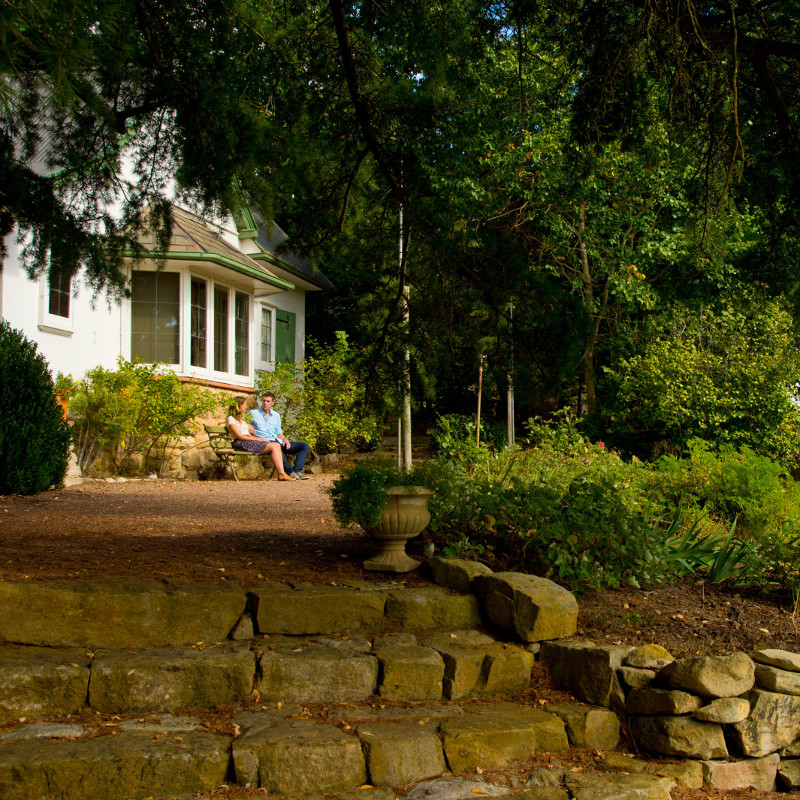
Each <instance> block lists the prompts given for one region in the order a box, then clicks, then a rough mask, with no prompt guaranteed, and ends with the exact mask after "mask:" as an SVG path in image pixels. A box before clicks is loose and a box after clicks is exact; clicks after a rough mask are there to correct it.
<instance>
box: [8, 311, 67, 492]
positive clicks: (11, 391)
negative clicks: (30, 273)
mask: <svg viewBox="0 0 800 800" xmlns="http://www.w3.org/2000/svg"><path fill="white" fill-rule="evenodd" d="M0 376H2V378H1V379H0V494H35V493H36V492H42V491H44V490H45V489H47V488H48V487H50V486H53V485H55V486H59V485H60V484H61V482H62V481H63V479H64V475H65V474H66V471H67V459H68V458H69V445H70V432H69V428H68V426H67V424H66V421H65V420H64V418H63V416H62V414H61V408H60V407H59V406H58V405H57V404H56V399H55V394H54V390H53V379H52V376H51V374H50V370H49V368H48V366H47V362H46V361H45V359H44V357H43V356H42V355H40V354H39V353H37V352H36V345H35V344H34V343H33V342H31V341H29V340H28V339H26V338H25V336H24V335H23V334H22V333H21V332H20V331H18V330H15V329H14V328H12V327H11V326H10V325H9V324H8V323H7V322H6V321H5V320H0Z"/></svg>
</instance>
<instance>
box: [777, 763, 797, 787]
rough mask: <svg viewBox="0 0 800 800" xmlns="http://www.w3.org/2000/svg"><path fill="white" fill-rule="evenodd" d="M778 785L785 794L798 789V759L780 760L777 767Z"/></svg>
mask: <svg viewBox="0 0 800 800" xmlns="http://www.w3.org/2000/svg"><path fill="white" fill-rule="evenodd" d="M778 783H779V784H780V787H781V789H783V790H784V791H785V792H793V791H796V790H797V789H800V760H799V759H795V758H792V759H786V758H784V759H781V763H780V764H779V765H778Z"/></svg>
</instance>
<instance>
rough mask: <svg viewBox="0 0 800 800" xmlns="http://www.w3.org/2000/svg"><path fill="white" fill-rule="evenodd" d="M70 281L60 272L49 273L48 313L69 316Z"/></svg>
mask: <svg viewBox="0 0 800 800" xmlns="http://www.w3.org/2000/svg"><path fill="white" fill-rule="evenodd" d="M70 283H71V281H70V279H69V278H67V277H66V276H65V275H64V274H63V273H61V272H56V273H54V274H51V275H50V302H49V305H48V313H50V314H53V316H56V317H65V318H67V319H68V318H69V300H70Z"/></svg>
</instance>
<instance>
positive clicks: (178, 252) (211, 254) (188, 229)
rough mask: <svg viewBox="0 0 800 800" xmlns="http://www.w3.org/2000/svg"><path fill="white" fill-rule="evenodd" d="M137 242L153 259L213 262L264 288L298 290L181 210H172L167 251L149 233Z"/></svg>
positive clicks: (146, 232)
mask: <svg viewBox="0 0 800 800" xmlns="http://www.w3.org/2000/svg"><path fill="white" fill-rule="evenodd" d="M137 241H138V243H139V244H140V245H141V246H142V247H143V248H144V250H145V255H146V256H149V257H150V258H164V259H167V260H184V261H185V260H195V261H204V262H211V263H213V264H217V265H219V266H223V267H227V268H228V269H232V270H233V271H235V272H239V273H240V274H242V275H246V276H247V277H249V278H252V279H254V280H255V281H257V282H259V283H262V284H268V285H269V286H273V287H278V288H280V289H284V290H290V289H294V288H295V287H294V284H293V283H291V282H290V281H287V280H284V279H283V278H280V277H278V276H277V275H276V274H275V273H274V272H272V271H271V270H270V269H268V268H267V267H266V266H265V265H264V264H263V263H262V262H259V261H256V260H255V259H254V258H252V257H251V256H249V255H247V254H246V253H243V252H242V251H241V250H239V249H237V248H236V247H234V246H233V245H231V244H230V243H228V242H226V241H225V239H223V238H222V236H221V235H220V234H219V232H218V231H217V230H216V229H215V228H214V227H213V226H212V225H210V224H209V223H208V222H206V221H205V220H204V219H202V218H201V217H198V216H197V215H195V214H192V213H191V212H190V211H187V210H186V209H183V208H179V207H177V206H173V207H172V235H171V237H170V240H169V244H168V246H167V249H166V251H162V250H159V249H158V247H159V246H158V242H157V241H156V236H155V234H154V233H153V231H151V230H149V229H146V230H144V231H142V233H141V234H139V236H138V237H137Z"/></svg>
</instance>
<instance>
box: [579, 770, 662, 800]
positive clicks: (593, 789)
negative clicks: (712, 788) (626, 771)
mask: <svg viewBox="0 0 800 800" xmlns="http://www.w3.org/2000/svg"><path fill="white" fill-rule="evenodd" d="M565 781H566V784H567V788H568V789H569V790H570V793H571V794H572V797H573V800H671V797H672V794H671V792H672V789H673V788H674V787H675V781H674V780H673V779H672V778H663V777H659V776H657V775H646V774H638V775H636V774H634V775H601V774H599V773H592V772H584V773H580V772H579V773H570V774H568V775H567V776H566V778H565Z"/></svg>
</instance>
